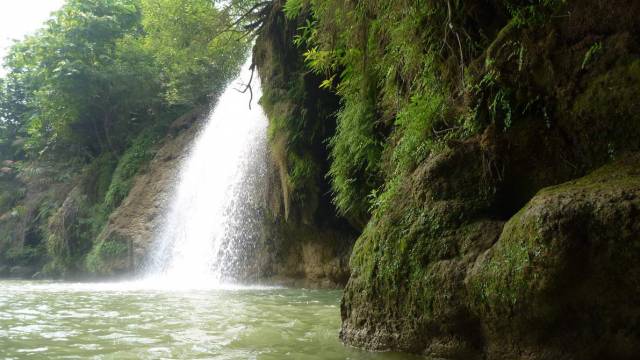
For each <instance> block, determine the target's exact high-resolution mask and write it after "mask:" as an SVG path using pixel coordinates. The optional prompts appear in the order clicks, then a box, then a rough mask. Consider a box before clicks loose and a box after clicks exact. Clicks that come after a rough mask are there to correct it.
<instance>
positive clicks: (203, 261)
mask: <svg viewBox="0 0 640 360" xmlns="http://www.w3.org/2000/svg"><path fill="white" fill-rule="evenodd" d="M250 77H251V73H250V70H249V66H248V65H246V64H245V66H243V71H242V72H241V74H240V76H239V77H238V78H237V79H236V80H234V81H233V82H232V83H231V84H230V85H229V86H228V87H227V89H226V90H225V92H224V93H223V94H222V96H221V97H220V98H219V99H218V103H217V105H216V106H215V108H214V109H213V110H212V111H211V113H210V114H209V116H208V117H207V119H206V122H205V123H204V124H203V125H202V129H201V130H200V133H199V134H198V135H197V136H196V138H195V140H194V143H193V145H192V147H191V149H190V151H189V153H188V154H187V156H186V157H185V158H184V161H183V164H182V168H181V169H180V171H179V176H178V179H177V181H176V184H175V188H174V190H173V196H172V199H171V200H170V203H169V206H168V208H167V210H166V213H165V218H164V222H163V224H162V226H161V228H160V230H159V232H158V233H157V234H156V238H155V240H154V246H155V250H154V251H153V252H152V257H151V259H150V260H151V261H150V265H149V267H148V279H151V280H157V281H160V282H162V283H163V284H165V285H167V284H172V285H175V286H178V287H185V286H187V287H203V286H205V287H210V286H216V285H219V284H220V283H221V282H223V281H224V280H225V278H224V276H225V272H228V268H229V267H230V266H232V265H233V262H234V261H235V260H236V259H237V257H238V254H237V253H236V252H237V251H236V250H237V249H238V248H242V247H243V244H242V243H241V242H242V241H246V239H248V238H251V236H252V234H251V233H252V232H254V231H255V219H254V218H253V217H252V214H253V212H252V211H253V210H254V209H255V208H256V204H257V196H258V195H257V192H256V191H255V190H256V189H257V187H258V183H259V182H260V179H261V177H262V176H263V174H264V166H265V165H264V163H265V162H264V154H265V152H266V148H265V146H266V126H267V120H266V117H265V115H264V112H263V110H262V108H261V107H260V106H259V105H256V104H255V100H254V103H253V106H251V108H249V92H246V93H241V92H240V91H238V89H243V88H244V85H243V83H242V81H243V80H244V81H248V80H249V78H250ZM259 83H260V81H259V79H256V78H255V77H254V78H253V81H252V90H253V99H259V98H260V95H261V90H260V87H259V86H260V85H259Z"/></svg>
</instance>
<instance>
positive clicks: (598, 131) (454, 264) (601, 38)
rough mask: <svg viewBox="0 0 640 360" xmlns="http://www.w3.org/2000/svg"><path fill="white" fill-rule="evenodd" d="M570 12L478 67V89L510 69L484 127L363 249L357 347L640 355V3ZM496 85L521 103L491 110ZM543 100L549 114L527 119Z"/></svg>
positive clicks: (440, 157) (417, 181)
mask: <svg viewBox="0 0 640 360" xmlns="http://www.w3.org/2000/svg"><path fill="white" fill-rule="evenodd" d="M566 5H567V6H566V8H564V9H563V13H565V14H569V15H567V16H561V17H552V18H551V20H550V22H549V23H547V24H546V25H545V26H541V27H536V28H526V27H518V26H517V25H514V23H509V24H507V25H505V26H504V28H503V29H502V31H500V32H499V33H498V35H497V36H496V38H495V40H494V41H493V43H492V44H491V46H489V47H488V48H487V49H486V50H485V51H484V53H483V55H482V56H481V57H480V58H479V59H476V60H475V61H473V62H472V63H471V64H470V65H469V67H468V70H469V72H470V73H474V72H475V73H477V76H478V78H479V79H483V80H481V82H482V81H484V80H486V79H488V78H491V76H493V75H495V74H498V75H497V77H496V78H495V79H494V80H495V81H494V80H491V81H494V83H493V84H492V85H491V86H490V87H489V88H486V89H485V90H479V91H475V92H471V93H469V94H466V96H467V98H466V99H465V102H466V103H467V104H466V105H464V106H468V104H474V105H477V109H480V110H478V111H477V112H476V115H477V116H478V118H480V119H483V118H484V119H485V120H486V126H485V127H483V128H482V131H481V132H479V133H478V134H477V135H473V136H471V137H469V138H466V139H465V140H461V141H450V142H448V143H447V144H446V146H443V149H437V150H435V151H433V152H432V153H431V154H430V155H429V156H428V157H427V158H426V160H424V161H422V162H421V163H420V164H419V165H418V166H417V167H416V169H415V170H413V171H412V172H411V174H410V176H407V178H406V179H403V180H402V181H401V183H400V185H399V188H400V190H399V191H398V192H397V194H396V195H394V196H393V197H392V198H391V199H390V200H389V202H388V204H386V207H384V208H382V209H379V210H378V211H377V213H376V214H374V216H373V217H372V219H371V220H370V221H369V223H368V225H367V227H366V228H365V229H364V231H363V233H362V235H361V236H360V237H359V239H358V240H357V241H356V244H355V246H354V249H353V255H352V257H351V262H350V266H351V271H352V272H351V277H350V279H349V282H348V284H347V287H346V289H345V294H344V298H343V303H342V319H343V325H342V332H341V338H342V339H343V341H345V342H346V343H348V344H350V345H353V346H357V347H363V348H367V349H374V350H401V351H409V352H414V353H420V354H424V355H427V356H428V357H429V358H435V359H536V360H537V359H540V360H542V359H634V358H637V354H638V353H640V331H639V330H638V326H637V324H638V321H639V318H638V316H639V315H640V306H639V305H638V303H637V301H636V300H635V299H636V298H637V297H638V293H639V292H640V283H639V282H638V281H637V277H638V265H637V263H638V261H639V260H640V249H639V248H638V241H639V240H640V238H639V236H640V228H639V224H640V219H639V214H640V212H639V210H640V203H639V200H640V177H639V175H640V173H639V172H638V169H639V168H640V157H639V155H638V154H639V150H640V142H639V141H638V136H640V117H639V116H638V114H639V113H640V112H639V111H638V110H639V109H638V106H639V104H640V103H639V102H638V101H636V100H631V99H637V98H638V96H640V77H639V76H640V73H639V72H638V69H640V67H638V66H639V64H640V45H639V44H638V42H637V36H636V35H637V34H638V31H640V23H639V22H638V21H637V14H639V13H640V7H639V6H640V5H639V4H638V3H636V2H629V1H622V0H620V1H614V2H609V3H607V5H604V3H600V2H597V1H585V2H567V4H566ZM605 7H606V9H605ZM599 14H606V15H603V16H601V15H599ZM634 16H636V17H635V19H634ZM614 19H615V20H614ZM514 44H515V45H514ZM594 44H596V45H594ZM514 46H518V47H519V49H520V50H521V51H522V52H521V54H523V53H524V52H525V51H526V52H527V54H530V55H527V56H523V57H522V58H521V60H518V56H513V54H514V52H513V48H514ZM600 46H601V47H602V49H606V50H603V51H600V50H597V49H598V48H599V47H600ZM523 49H524V50H523ZM594 49H596V50H594ZM594 51H596V52H598V51H600V52H598V55H597V56H590V55H588V53H589V52H590V53H592V55H593V52H594ZM505 89H506V90H505ZM496 91H503V92H504V93H506V92H508V93H509V94H510V95H509V96H510V100H509V103H508V104H507V105H504V106H503V109H502V110H499V109H498V110H497V111H496V110H495V109H496V106H497V105H495V104H496V103H495V102H493V108H492V107H491V105H490V106H488V107H487V108H488V110H481V109H482V108H483V106H485V105H486V104H492V103H491V101H493V100H495V94H496ZM505 96H506V95H505ZM533 99H540V101H541V104H544V107H541V108H540V109H539V110H540V111H536V112H527V111H526V110H524V109H527V106H528V105H527V104H531V103H532V101H538V100H533ZM492 109H493V110H492ZM483 111H485V112H486V113H483ZM491 111H493V113H491ZM501 112H502V113H501ZM507 120H508V121H507ZM607 164H609V165H607Z"/></svg>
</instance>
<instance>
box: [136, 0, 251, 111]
mask: <svg viewBox="0 0 640 360" xmlns="http://www.w3.org/2000/svg"><path fill="white" fill-rule="evenodd" d="M142 12H143V15H144V16H143V21H142V22H143V25H144V29H145V31H146V32H147V34H148V36H147V37H146V38H145V46H146V47H147V48H148V49H149V50H150V51H152V52H153V53H154V56H155V57H156V59H157V60H158V63H159V64H160V71H161V73H162V76H163V78H164V79H165V81H166V89H165V97H166V99H167V100H168V101H169V102H170V103H172V104H188V105H193V104H197V103H203V102H205V101H206V100H207V96H217V95H219V94H220V92H221V91H222V90H223V88H224V86H225V85H226V83H227V82H229V81H230V80H231V79H232V78H233V77H234V76H235V75H236V73H237V70H238V68H239V66H240V61H241V60H242V59H243V57H244V55H245V54H246V52H247V50H248V42H246V41H244V42H243V41H237V39H238V37H239V35H238V33H236V32H225V31H224V30H225V29H226V28H227V27H228V26H229V23H230V22H231V18H230V16H229V14H228V13H227V12H225V11H222V10H221V9H219V8H218V7H216V6H215V4H214V2H212V1H210V0H142Z"/></svg>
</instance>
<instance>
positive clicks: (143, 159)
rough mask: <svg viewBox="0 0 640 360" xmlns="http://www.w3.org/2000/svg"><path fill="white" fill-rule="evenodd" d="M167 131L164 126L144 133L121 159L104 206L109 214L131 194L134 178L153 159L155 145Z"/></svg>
mask: <svg viewBox="0 0 640 360" xmlns="http://www.w3.org/2000/svg"><path fill="white" fill-rule="evenodd" d="M165 131H166V126H164V125H163V124H160V125H159V126H155V127H150V128H149V129H148V130H146V131H143V132H142V133H141V134H140V135H138V137H137V138H136V139H135V140H134V141H133V143H132V144H131V146H130V147H129V148H127V150H126V151H125V152H124V154H123V155H122V156H121V157H120V159H119V160H118V165H117V167H116V168H115V171H114V172H113V177H112V178H111V182H110V184H109V189H108V190H107V192H106V194H105V199H104V206H105V209H106V210H107V212H110V211H113V210H114V209H116V208H117V207H118V205H120V203H121V202H122V200H124V199H125V198H126V196H127V195H128V194H129V190H131V187H132V186H133V178H134V176H135V175H136V174H137V173H138V171H140V170H141V169H142V168H143V167H144V165H146V164H147V163H148V162H149V161H150V160H151V159H152V158H153V156H154V154H155V145H157V144H158V142H159V141H160V139H161V138H162V135H163V134H164V132H165Z"/></svg>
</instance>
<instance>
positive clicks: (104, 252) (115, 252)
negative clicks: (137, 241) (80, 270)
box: [86, 239, 129, 275]
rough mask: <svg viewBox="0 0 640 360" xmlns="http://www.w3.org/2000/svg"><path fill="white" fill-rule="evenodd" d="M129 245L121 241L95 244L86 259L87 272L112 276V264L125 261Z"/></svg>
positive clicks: (111, 240)
mask: <svg viewBox="0 0 640 360" xmlns="http://www.w3.org/2000/svg"><path fill="white" fill-rule="evenodd" d="M128 252H129V245H128V244H127V243H126V242H125V241H123V240H121V239H106V240H104V241H101V242H99V243H98V244H96V245H95V246H94V247H93V249H92V250H91V252H90V253H89V254H88V255H87V258H86V268H87V270H89V272H91V273H94V274H100V275H113V271H114V270H113V264H114V262H117V263H120V262H122V261H123V259H124V261H126V257H127V254H128Z"/></svg>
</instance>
